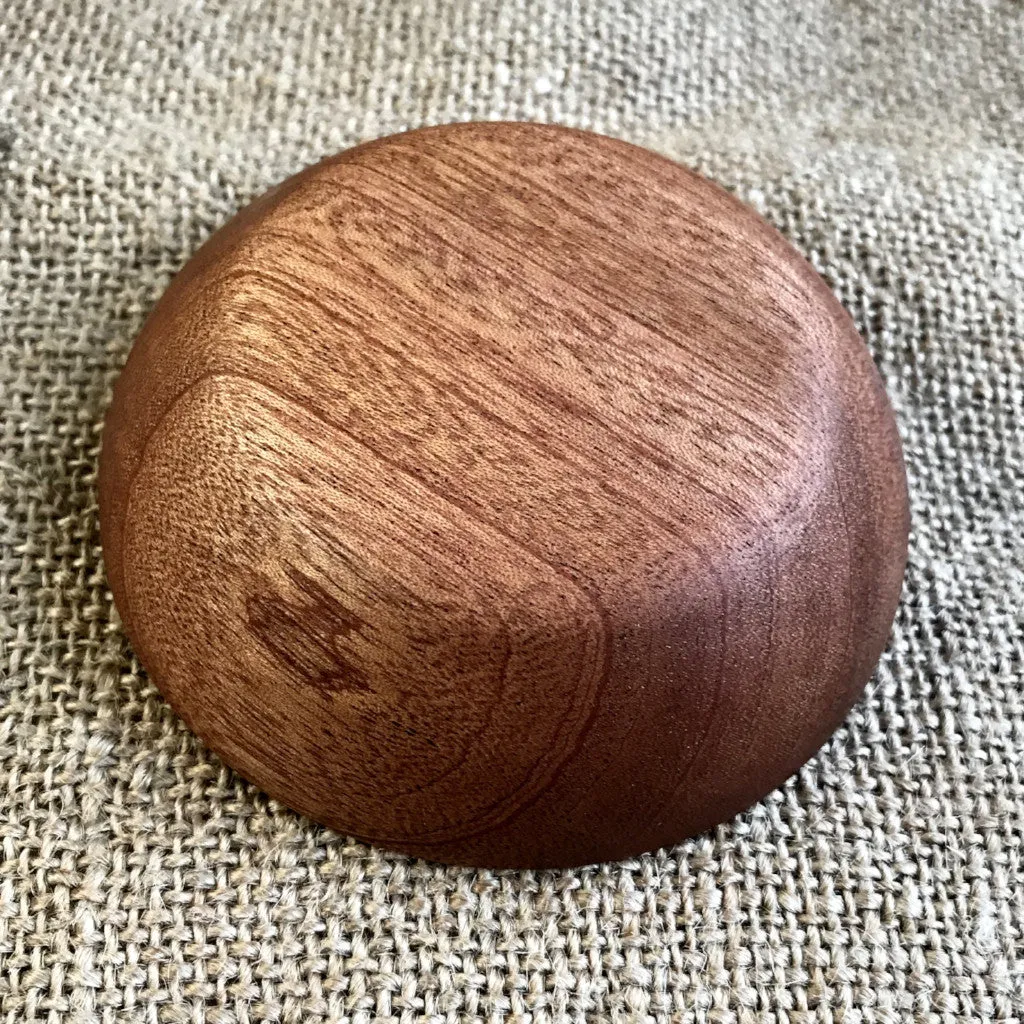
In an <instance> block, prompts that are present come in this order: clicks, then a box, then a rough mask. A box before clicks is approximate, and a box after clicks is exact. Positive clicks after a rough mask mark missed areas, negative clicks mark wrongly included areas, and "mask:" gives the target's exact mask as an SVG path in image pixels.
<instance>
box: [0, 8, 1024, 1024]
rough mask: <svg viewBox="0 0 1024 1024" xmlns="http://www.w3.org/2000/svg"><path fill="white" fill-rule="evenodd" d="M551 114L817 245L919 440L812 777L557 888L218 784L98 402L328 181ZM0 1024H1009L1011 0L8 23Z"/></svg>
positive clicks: (1014, 518)
mask: <svg viewBox="0 0 1024 1024" xmlns="http://www.w3.org/2000/svg"><path fill="white" fill-rule="evenodd" d="M468 118H478V119H479V118H518V119H539V120H553V121H560V122H563V123H566V124H572V125H578V126H582V127H586V128H591V129H596V130H598V131H603V132H606V133H609V134H612V135H617V136H621V137H623V138H626V139H630V140H632V141H634V142H638V143H641V144H647V145H650V146H653V147H654V148H657V149H660V150H662V151H663V152H666V153H668V154H670V155H672V156H675V157H677V158H679V159H681V160H683V161H685V162H687V163H690V164H691V165H694V166H696V167H697V168H699V169H700V170H702V171H704V172H705V173H707V174H709V175H710V176H711V177H713V178H715V179H717V180H718V181H720V182H722V183H723V184H724V185H726V186H727V187H729V188H731V189H733V190H734V191H735V192H736V193H737V194H739V195H740V196H741V197H743V198H744V199H746V200H747V201H748V202H750V203H752V204H753V205H754V206H756V207H757V208H758V209H760V210H761V211H762V212H763V213H764V214H765V215H766V216H767V217H768V218H769V219H770V220H771V221H772V222H774V223H775V224H776V225H778V226H779V227H780V228H781V229H782V230H783V231H784V232H785V233H786V234H787V235H788V236H789V237H790V238H791V239H792V240H793V242H794V243H795V244H796V245H797V246H798V247H799V248H800V249H801V250H802V251H803V252H804V253H806V254H807V255H808V257H809V258H810V259H811V260H812V262H813V263H814V264H815V266H816V267H818V269H819V270H820V271H821V272H822V273H823V274H824V275H825V277H826V279H827V280H828V281H829V283H830V284H831V285H832V287H833V288H834V289H835V291H836V292H837V294H838V295H839V297H840V299H841V300H842V301H843V303H844V304H845V305H846V308H847V309H849V310H850V312H851V313H852V314H853V316H854V318H855V319H856V321H857V324H858V326H859V327H860V329H861V331H862V332H863V334H864V336H865V338H866V339H867V342H868V344H869V345H870V347H871V350H872V353H873V354H874V356H875V359H876V360H877V363H878V366H879V368H880V370H881V372H882V375H883V377H884V379H885V382H886V384H887V386H888V389H889V393H890V394H891V396H892V399H893V403H894V406H895V408H896V411H897V416H898V419H899V424H900V428H901V431H902V434H903V437H904V440H905V443H906V454H907V460H908V469H909V477H910V488H911V496H912V514H913V536H912V539H911V550H910V566H909V569H908V572H907V578H906V589H905V595H904V600H903V604H902V607H901V610H900V612H899V615H898V618H897V621H896V625H895V627H894V632H893V637H892V641H891V644H890V647H889V650H888V652H887V654H886V655H885V657H884V658H883V660H882V663H881V665H880V667H879V669H878V672H877V674H876V676H875V678H874V680H873V681H872V683H871V684H870V686H869V688H868V691H867V694H866V696H865V697H864V699H863V700H862V701H861V702H860V703H859V704H858V705H857V707H856V708H855V710H854V711H853V712H852V713H851V714H850V716H849V718H848V719H847V721H846V723H845V725H844V727H843V728H842V729H841V730H840V731H839V732H838V733H837V734H836V736H835V737H834V738H833V739H832V740H831V741H830V742H829V743H828V744H827V745H826V746H825V748H824V749H823V750H822V751H821V753H820V754H818V756H817V757H815V758H814V760H813V761H812V762H811V763H810V764H809V765H808V766H807V767H806V768H805V769H804V770H803V771H801V772H800V774H799V775H798V776H797V777H796V778H794V779H792V780H791V781H790V782H789V783H788V784H787V785H786V786H784V787H783V788H782V789H781V790H779V791H777V792H775V793H773V794H772V795H771V796H769V797H768V798H767V799H765V800H764V801H762V802H761V803H760V804H759V805H758V806H756V807H754V808H753V809H752V810H750V811H749V812H747V813H746V814H743V815H742V816H740V817H739V818H737V819H736V820H735V821H732V822H730V823H728V824H726V825H723V826H722V827H720V828H719V829H717V830H716V831H715V832H713V833H710V834H707V835H703V836H701V837H699V838H697V839H693V840H691V841H689V842H686V843H683V844H682V845H680V846H678V847H676V848H674V849H667V850H662V851H660V852H656V853H652V854H650V855H649V856H644V857H640V858H638V859H636V860H633V861H629V862H626V863H621V864H608V865H603V866H598V867H593V868H587V869H584V870H576V871H545V872H535V873H531V872H507V873H506V872H493V871H473V870H457V869H447V868H444V867H440V866H438V865H436V864H429V863H424V862H421V861H413V860H408V859H404V858H402V857H399V856H394V855H390V854H387V853H384V852H381V851H378V850H375V849H370V848H368V847H367V846H364V845H362V844H359V843H356V842H352V841H350V840H347V839H346V838H344V837H342V836H339V835H335V834H333V833H331V832H327V831H325V830H323V829H321V828H319V827H317V826H316V825H314V824H312V823H311V822H309V821H307V820H304V819H302V818H300V817H298V816H297V815H295V814H293V813H291V812H290V811H288V810H286V809H285V808H283V807H280V806H278V805H276V804H274V803H272V802H270V801H268V800H267V799H266V798H265V797H264V796H262V795H261V794H260V793H259V792H258V791H257V790H256V789H255V788H253V787H252V786H249V785H247V784H246V783H244V782H243V781H242V780H241V779H239V778H238V777H237V776H235V775H234V774H233V773H232V772H231V771H229V770H228V769H227V768H226V767H225V766H224V765H223V764H221V762H220V761H218V760H217V758H216V757H214V756H212V755H211V754H210V753H208V752H207V751H205V750H204V749H203V748H202V746H201V745H200V744H199V743H198V742H197V741H196V740H195V739H194V738H193V737H192V736H191V735H190V734H189V732H188V731H187V729H186V728H185V727H184V726H183V725H182V723H181V722H180V721H179V720H178V718H177V717H176V716H175V715H174V714H173V712H172V711H171V710H170V709H169V708H168V706H167V705H166V704H165V703H164V702H163V700H162V699H161V698H160V696H159V695H158V693H157V691H156V690H155V688H154V687H153V685H152V684H151V683H150V682H149V681H148V680H147V679H146V677H145V675H144V674H143V673H142V672H141V671H140V669H139V665H138V663H137V662H136V661H135V660H134V658H133V657H132V654H131V652H130V650H129V648H128V646H127V644H126V642H125V639H124V637H123V635H122V633H121V631H120V628H119V626H118V623H117V619H116V616H115V613H114V609H113V607H112V605H111V599H110V593H109V591H108V589H107V585H106V581H105V577H104V572H103V566H102V560H101V552H100V547H99V533H98V531H97V513H96V491H95V480H96V460H97V454H98V446H99V438H100V425H101V419H102V416H103V412H104V409H105V407H106V404H107V401H108V399H109V395H110V388H111V383H112V381H113V379H114V376H115V374H116V373H117V370H118V368H119V366H120V365H121V364H122V362H123V360H124V358H125V355H126V353H127V351H128V347H129V345H130V344H131V341H132V338H133V336H134V334H135V333H136V331H137V330H138V328H139V326H140V324H141V322H142V320H143V317H144V316H145V314H146V312H147V311H148V310H149V308H150V307H151V306H152V304H153V302H154V301H155V300H156V298H157V297H158V296H159V295H160V293H161V292H162V290H163V289H164V287H165V286H166V284H167V282H168V281H169V279H170V277H171V275H172V274H173V273H174V272H175V271H176V270H177V269H178V268H179V267H180V266H181V265H182V263H183V262H184V261H185V260H186V259H187V258H188V256H189V254H190V253H192V252H193V251H194V250H195V248H196V247H197V246H198V245H199V244H200V243H201V242H202V240H203V239H204V238H205V237H206V236H207V235H208V234H209V233H210V232H211V231H212V230H213V229H214V228H215V227H217V226H218V225H219V224H220V223H221V222H223V221H224V220H225V219H226V218H227V217H228V216H229V215H230V214H231V213H232V212H233V211H234V210H235V209H236V208H237V207H238V206H240V205H241V204H242V203H244V202H246V201H247V200H249V199H250V198H251V197H253V196H255V195H256V194H258V193H259V192H261V191H262V190H264V189H265V188H267V187H268V186H270V185H271V184H273V183H274V182H276V181H278V180H280V179H281V178H283V177H285V176H286V175H288V174H290V173H292V172H294V171H296V170H298V169H299V168H300V167H302V166H303V165H305V164H307V163H309V162H311V161H313V160H316V159H317V158H319V157H320V156H322V155H324V154H328V153H331V152H334V151H336V150H339V149H342V148H344V147H346V146H349V145H351V144H353V143H355V142H357V141H359V140H362V139H366V138H370V137H373V136H377V135H380V134H384V133H388V132H394V131H398V130H400V129H404V128H408V127H413V126H416V125H421V124H425V123H430V122H443V121H449V120H455V119H468ZM0 147H2V148H0V177H2V196H0V328H2V348H0V380H2V390H0V401H2V426H0V501H2V518H0V530H2V548H0V602H2V606H0V607H2V610H0V644H2V663H0V664H2V691H3V695H2V732H0V758H2V774H0V789H2V806H0V840H2V853H0V863H2V868H0V963H2V968H0V1021H2V1022H6V1024H14V1022H22V1021H63V1020H67V1021H76V1022H77V1021H83V1022H84V1021H120V1020H125V1021H147V1022H153V1024H156V1022H178V1021H180V1022H186V1021H188V1022H197V1024H198V1022H202V1021H206V1022H209V1024H214V1022H216V1024H228V1022H234V1021H241V1022H245V1021H262V1020H270V1021H288V1022H296V1024H297V1022H303V1024H306V1022H316V1021H350V1020H351V1021H369V1020H371V1019H377V1020H383V1021H389V1020H390V1021H396V1022H398V1021H401V1022H413V1021H430V1022H445V1021H500V1020H508V1021H534V1022H547V1021H568V1020H573V1021H584V1020H588V1021H622V1022H626V1021H645V1020H656V1021H678V1022H689V1021H693V1022H704V1021H708V1022H717V1024H728V1022H733V1021H735V1022H744V1021H755V1020H764V1021H785V1022H794V1024H797V1022H804V1021H810V1020H821V1021H842V1022H860V1021H863V1022H871V1021H879V1022H889V1021H893V1022H895V1021H904V1020H917V1021H922V1022H924V1021H928V1022H932V1021H935V1022H945V1021H954V1020H956V1021H965V1020H967V1021H990V1020H993V1019H995V1020H1007V1021H1008V1020H1018V1019H1021V1018H1022V1017H1024V894H1022V882H1024V872H1022V842H1024V788H1022V778H1021V773H1022V763H1021V762H1022V755H1021V751H1022V749H1024V695H1022V674H1024V623H1022V608H1024V341H1022V337H1024V297H1022V293H1024V233H1022V225H1024V8H1022V6H1021V5H1020V4H1019V3H1017V2H1014V0H1003V2H998V0H992V2H988V3H982V2H974V0H963V2H960V3H956V2H949V3H945V4H935V3H915V4H911V3H898V2H897V3H888V2H883V0H878V2H877V3H854V2H845V3H839V2H833V0H828V2H826V0H821V2H816V3H806V4H798V3H788V4H786V3H781V4H780V3H775V2H772V0H764V2H763V3H756V2H754V3H744V4H735V3H734V4H727V3H718V2H715V0H705V2H696V3H691V2H680V0H662V2H658V0H603V2H600V3H585V2H582V0H578V2H575V3H572V4H568V3H561V2H560V0H539V2H529V0H511V2H501V0H491V2H484V0H477V2H445V0H419V2H408V3H406V2H386V0H358V2H341V0H338V2H332V0H295V2H294V3H291V2H287V0H279V2H273V0H271V2H266V3H257V2H248V3H247V2H240V0H192V2H188V3H178V2H175V0H116V2H115V0H110V2H109V3H98V2H96V0H63V2H62V0H6V2H5V3H4V4H3V9H2V12H0Z"/></svg>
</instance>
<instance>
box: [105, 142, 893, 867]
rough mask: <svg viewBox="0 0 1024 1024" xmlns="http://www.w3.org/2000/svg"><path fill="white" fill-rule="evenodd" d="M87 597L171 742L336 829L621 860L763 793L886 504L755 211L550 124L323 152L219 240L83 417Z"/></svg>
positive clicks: (808, 740)
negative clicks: (102, 584)
mask: <svg viewBox="0 0 1024 1024" xmlns="http://www.w3.org/2000/svg"><path fill="white" fill-rule="evenodd" d="M100 501H101V517H102V530H103V545H104V551H105V557H106V564H107V569H108V573H109V577H110V584H111V587H112V590H113V593H114V597H115V600H116V602H117V606H118V608H119V610H120V612H121V615H122V618H123V621H124V625H125V628H126V630H127V632H128V635H129V637H130V638H131V640H132V643H133V644H134V646H135V648H136V650H137V652H138V654H139V657H140V659H141V660H142V662H143V664H144V665H145V667H146V668H147V670H148V671H149V672H150V673H151V675H152V676H153V678H154V679H155V680H156V681H157V683H158V684H159V686H160V687H161V689H162V690H163V692H164V693H165V694H166V695H167V697H168V699H169V700H170V701H171V703H172V704H173V705H174V707H175V708H177V710H178V711H179V712H180V713H181V714H182V716H183V717H184V718H185V720H186V721H187V722H188V723H189V725H190V726H191V727H192V728H193V729H195V731H196V732H197V733H198V734H199V735H200V736H201V737H202V738H203V739H204V740H205V741H206V742H207V743H208V744H209V745H210V746H211V747H212V748H213V749H214V750H216V751H218V752H219V753H220V754H222V756H223V757H224V758H225V760H227V761H228V762H229V763H230V764H231V765H233V766H234V767H235V768H237V769H238V770H239V771H240V772H241V773H242V774H243V775H245V776H247V777H248V778H250V779H252V780H254V781H255V782H257V783H258V784H259V785H260V786H262V787H263V788H265V789H266V790H267V791H268V792H269V793H271V794H272V795H273V796H275V797H278V798H280V799H281V800H283V801H284V802H285V803H287V804H289V805H291V806H293V807H295V808H297V809H298V810H300V811H303V812H305V813H307V814H309V815H311V816H312V817H314V818H316V819H318V820H320V821H323V822H325V823H327V824H329V825H331V826H334V827H336V828H338V829H340V830H342V831H345V832H348V833H352V834H355V835H358V836H361V837H364V838H368V839H371V840H373V841H375V842H378V843H380V844H382V845H384V846H386V847H392V848H396V849H400V850H404V851H408V852H412V853H416V854H420V855H423V856H426V857H429V858H434V859H439V860H447V861H455V862H462V863H477V864H488V865H494V866H501V865H509V866H517V865H528V866H547V865H569V864H579V863H585V862H591V861H597V860H604V859H611V858H619V857H623V856H626V855H631V854H635V853H637V852H639V851H642V850H646V849H650V848H654V847H657V846H659V845H662V844H665V843H670V842H674V841H677V840H679V839H682V838H683V837H685V836H687V835H690V834H694V833H697V832H699V831H701V830H703V829H706V828H708V827H709V826H711V825H713V824H715V823H716V822H718V821H721V820H723V819H725V818H728V817H729V816H731V815H733V814H734V813H736V812H737V811H739V810H741V809H743V808H744V807H746V806H748V805H749V804H750V803H752V802H753V801H755V800H756V799H758V798H759V797H761V796H762V795H763V794H765V793H766V792H767V791H769V790H770V789H772V788H773V787H774V786H776V785H777V784H779V783H780V782H782V781H783V780H784V779H785V778H786V777H787V776H788V775H790V774H791V773H792V772H793V771H795V770H796V769H797V768H798V767H799V766H800V765H801V764H802V763H803V762H804V761H805V760H806V759H807V758H808V757H809V756H810V755H811V754H812V753H813V752H814V751H815V750H816V749H817V748H818V746H819V745H820V744H821V743H822V742H823V741H824V739H825V738H826V737H827V736H828V735H829V733H830V732H831V731H832V729H834V728H835V726H836V725H837V724H838V723H839V722H840V721H841V719H842V717H843V716H844V714H845V713H846V711H847V710H848V709H849V707H850V705H851V704H852V702H853V701H854V700H855V699H856V697H857V696H858V694H859V693H860V691H861V688H862V687H863V685H864V683H865V681H866V679H867V678H868V676H869V675H870V673H871V671H872V669H873V667H874V665H875V663H876V661H877V659H878V657H879V654H880V652H881V650H882V647H883V645H884V643H885V639H886V636H887V633H888V629H889V626H890V624H891V621H892V616H893V613H894V610H895V606H896V602H897V599H898V594H899V590H900V584H901V579H902V574H903V568H904V560H905V555H906V539H907V498H906V484H905V477H904V471H903V463H902V456H901V452H900V445H899V440H898V437H897V433H896V429H895V425H894V422H893V417H892V414H891V411H890V408H889V406H888V403H887V400H886V398H885V395H884V392H883V390H882V387H881V384H880V381H879V378H878V375H877V373H876V371H875V368H874V366H873V365H872V362H871V359H870V357H869V355H868V353H867V351H866V349H865V347H864V345H863V343H862V342H861V340H860V338H859V337H858V336H857V334H856V332H855V330H854V328H853V326H852V323H851V321H850V319H849V318H848V317H847V315H846V314H845V313H844V312H843V310H842V309H841V308H840V307H839V305H838V303H837V302H836V300H835V299H834V298H833V296H832V295H831V293H830V292H829V291H828V289H827V288H826V286H825V285H824V284H823V282H822V281H821V280H820V279H819V278H818V276H817V275H816V274H815V273H814V271H813V270H812V269H811V268H810V266H809V265H808V264H807V263H806V262H805V261H804V260H803V259H802V258H801V257H800V256H799V255H798V254H796V253H795V252H794V251H793V249H792V248H791V247H790V246H789V245H788V244H787V243H786V242H785V241H784V240H783V239H782V238H781V236H780V235H778V234H777V233H776V232H775V231H774V230H773V229H772V228H770V227H769V226H768V225H767V224H765V223H764V222H763V221H762V220H761V219H760V218H759V217H757V215H756V214H754V213H753V212H751V211H750V210H748V209H747V208H745V207H744V206H742V205H741V204H740V203H738V202H737V201H736V200H734V199H733V198H732V197H730V196H729V195H728V194H727V193H725V192H724V191H722V190H721V189H719V188H717V187H716V186H714V185H712V184H710V183H709V182H707V181H706V180H704V179H703V178H701V177H699V176H697V175H695V174H693V173H691V172H690V171H688V170H686V169H684V168H682V167H680V166H678V165H676V164H674V163H672V162H670V161H668V160H665V159H662V158H660V157H658V156H655V155H653V154H651V153H649V152H647V151H645V150H641V149H638V148H635V147H632V146H629V145H627V144H625V143H622V142H617V141H612V140H610V139H606V138H603V137H599V136H595V135H589V134H585V133H581V132H576V131H570V130H567V129H560V128H553V127H542V126H538V125H519V124H477V125H459V126H448V127H444V128H436V129H426V130H421V131H417V132H412V133H409V134H406V135H401V136H395V137H391V138H387V139H383V140H380V141H378V142H375V143H371V144H368V145H364V146H360V147H357V148H356V149H353V150H350V151H348V152H345V153H342V154H341V155H339V156H337V157H335V158H333V159H330V160H327V161H325V162H323V163H321V164H319V165H317V166H316V167H313V168H310V169H309V170H306V171H304V172H303V173H301V174H299V175H297V176H296V177H294V178H292V179H290V180H289V181H288V182H286V183H284V184H283V185H281V186H279V187H278V188H277V189H275V190H273V191H272V192H271V193H269V194H268V195H267V196H265V197H263V198H262V199H260V200H258V201H257V202H256V203H254V204H252V205H251V206H250V207H248V208H247V209H246V210H244V211H243V212H242V213H241V214H240V215H239V216H238V217H236V218H235V219H234V220H233V221H232V222H231V223H229V224H228V225H227V226H226V227H225V228H223V229H222V230H221V231H220V232H218V233H217V234H216V235H215V236H214V237H213V238H212V239H211V240H210V241H209V242H208V243H207V244H206V245H205V246H204V247H203V249H202V250H200V252H199V253H197V255H196V256H195V257H194V259H193V260H192V261H191V262H190V263H189V264H188V266H187V267H186V268H185V269H184V270H183V271H182V273H181V274H180V275H179V276H178V277H177V278H176V280H175V281H174V282H173V284H172V285H171V287H170V289H169V290H168V292H167V294H166V295H165V296H164V298H163V299H162V300H161V302H160V303H159V304H158V306H157V308H156V309H155V310H154V312H153V314H152V316H151V317H150V319H149V320H148V322H147V323H146V325H145V327H144V329H143V331H142V333H141V334H140V336H139V338H138V341H137V342H136V344H135V346H134V348H133V350H132V353H131V356H130V358H129V360H128V363H127V365H126V367H125V370H124V372H123V374H122V376H121V378H120V380H119V381H118V384H117V387H116V389H115V394H114V400H113V404H112V406H111V409H110V413H109V416H108V419H107V424H106V429H105V433H104V439H103V457H102V465H101V478H100Z"/></svg>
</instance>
